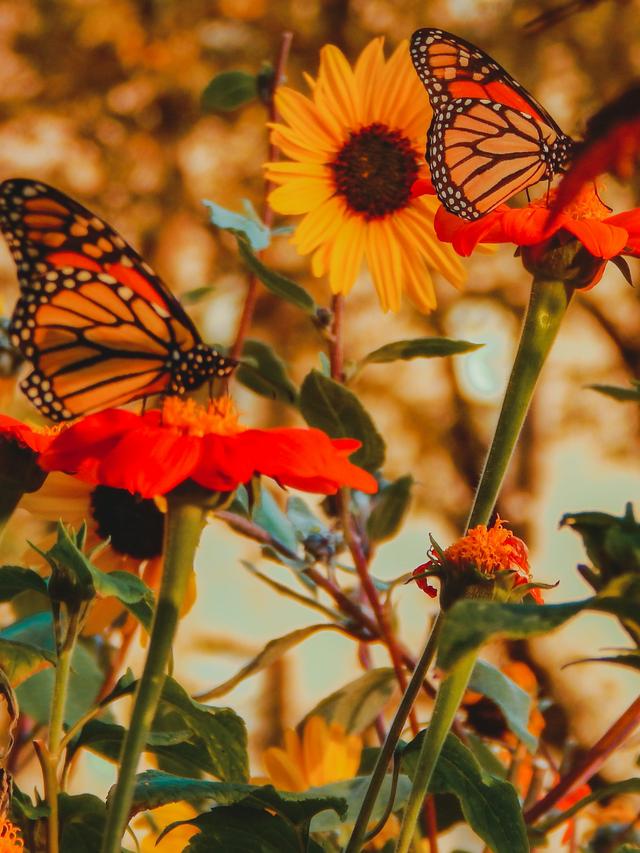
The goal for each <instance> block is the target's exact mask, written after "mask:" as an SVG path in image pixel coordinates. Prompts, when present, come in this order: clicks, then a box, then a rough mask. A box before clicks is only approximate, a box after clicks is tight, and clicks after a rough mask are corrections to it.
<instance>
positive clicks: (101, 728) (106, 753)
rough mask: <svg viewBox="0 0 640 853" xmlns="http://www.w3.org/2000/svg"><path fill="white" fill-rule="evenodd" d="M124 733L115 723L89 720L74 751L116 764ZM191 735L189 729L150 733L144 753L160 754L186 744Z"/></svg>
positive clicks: (121, 727)
mask: <svg viewBox="0 0 640 853" xmlns="http://www.w3.org/2000/svg"><path fill="white" fill-rule="evenodd" d="M125 731H126V729H125V728H124V727H123V726H119V725H117V724H116V723H106V722H104V721H103V720H89V722H88V723H86V725H84V726H83V727H82V730H81V732H80V734H79V735H78V738H77V739H76V740H75V741H74V751H76V750H78V749H82V748H85V749H90V750H91V751H92V752H95V753H97V754H98V755H101V756H103V758H107V759H109V761H114V762H117V761H118V759H119V757H120V748H121V746H122V742H123V740H124V735H125ZM191 734H192V732H191V730H190V729H175V730H174V731H171V732H158V731H151V732H149V735H148V737H147V742H146V745H145V752H151V753H156V752H158V753H159V754H162V751H163V749H164V748H165V747H172V746H175V745H176V744H181V743H185V742H187V741H188V740H189V738H190V736H191Z"/></svg>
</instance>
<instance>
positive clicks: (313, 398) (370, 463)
mask: <svg viewBox="0 0 640 853" xmlns="http://www.w3.org/2000/svg"><path fill="white" fill-rule="evenodd" d="M300 411H301V413H302V416H303V418H304V419H305V421H306V422H307V423H308V424H309V426H313V427H317V428H318V429H321V430H324V432H326V433H327V434H328V435H329V436H331V438H356V439H357V440H358V441H360V442H362V447H361V448H360V449H359V450H357V451H356V452H355V453H353V454H352V455H351V456H350V460H351V462H353V463H354V465H360V466H361V467H362V468H366V469H367V470H368V471H376V470H378V469H379V468H381V467H382V464H383V463H384V454H385V445H384V441H383V438H382V436H381V435H380V433H379V432H378V430H377V429H376V428H375V425H374V423H373V420H372V419H371V416H370V415H369V413H368V412H367V410H366V409H365V408H364V406H363V405H362V403H361V402H360V400H358V398H357V397H356V395H355V394H354V393H353V391H350V390H349V389H348V388H345V387H344V385H341V384H340V383H339V382H334V380H333V379H329V378H328V377H327V376H323V374H322V373H320V372H319V371H317V370H312V371H311V373H308V374H307V376H306V377H305V379H304V382H303V383H302V386H301V388H300Z"/></svg>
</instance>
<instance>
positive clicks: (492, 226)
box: [435, 184, 640, 287]
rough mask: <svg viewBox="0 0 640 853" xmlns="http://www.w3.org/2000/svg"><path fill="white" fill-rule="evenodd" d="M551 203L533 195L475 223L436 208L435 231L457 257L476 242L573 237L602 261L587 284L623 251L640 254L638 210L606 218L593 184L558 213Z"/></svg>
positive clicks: (525, 243)
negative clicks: (534, 198)
mask: <svg viewBox="0 0 640 853" xmlns="http://www.w3.org/2000/svg"><path fill="white" fill-rule="evenodd" d="M553 206H554V192H553V191H552V192H551V193H549V196H548V198H547V197H546V196H545V197H543V198H541V199H536V200H535V201H532V202H530V203H529V204H528V205H527V206H526V207H521V208H513V207H508V206H507V205H505V204H501V205H500V206H499V207H497V208H496V209H495V210H492V211H491V212H490V213H488V214H487V215H486V216H482V217H480V219H476V220H474V221H473V222H469V221H468V220H466V219H460V218H459V217H458V216H454V215H453V214H452V213H449V211H448V210H446V209H445V208H444V207H440V208H439V209H438V211H437V212H436V217H435V229H436V234H437V235H438V237H439V238H440V240H442V241H443V242H445V243H451V244H452V245H453V248H454V249H455V250H456V252H458V254H459V255H470V254H471V253H472V252H473V250H474V249H475V248H476V246H477V245H478V243H515V244H516V245H517V246H534V245H538V244H540V243H544V242H546V241H547V240H549V239H550V238H551V237H554V236H555V235H558V239H559V240H562V239H564V240H565V241H566V240H567V239H571V237H575V238H576V239H577V240H579V241H580V243H582V245H583V246H584V248H585V249H586V250H587V251H588V252H589V254H591V255H592V256H593V257H594V258H602V260H603V263H602V265H601V266H600V267H599V268H598V269H597V272H596V274H595V276H594V277H593V278H592V280H591V281H590V282H589V285H588V286H589V287H592V286H593V285H594V284H596V283H597V282H598V281H599V280H600V278H601V276H602V273H603V272H604V267H605V263H606V261H608V260H611V259H612V258H615V257H617V256H618V255H621V254H627V255H640V209H639V208H636V209H634V210H628V211H626V212H625V213H619V214H617V215H615V216H610V215H609V213H610V210H609V208H608V207H606V206H605V205H604V204H603V203H602V202H601V201H600V199H599V198H598V196H597V194H596V192H595V187H594V185H593V184H589V185H587V186H586V187H583V189H582V191H581V192H580V193H579V194H578V195H577V197H576V198H575V199H574V200H573V201H572V203H571V204H570V205H568V206H567V207H565V208H564V209H563V210H562V211H561V212H560V213H555V212H554V211H552V210H551V208H553ZM569 235H570V236H569Z"/></svg>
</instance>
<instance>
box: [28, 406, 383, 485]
mask: <svg viewBox="0 0 640 853" xmlns="http://www.w3.org/2000/svg"><path fill="white" fill-rule="evenodd" d="M359 446H360V442H358V441H356V440H354V439H331V438H329V436H327V435H326V434H325V433H324V432H321V431H320V430H317V429H270V430H260V429H246V428H245V427H243V426H241V425H240V424H239V423H238V416H237V412H236V410H235V407H234V405H233V402H232V401H231V399H230V398H229V397H224V398H221V399H219V400H213V401H212V402H211V403H210V404H209V407H208V408H207V409H204V408H203V407H201V406H197V405H196V404H195V402H194V401H193V400H186V401H183V400H180V399H179V398H177V397H169V398H167V399H166V400H165V401H164V405H163V408H162V410H159V409H155V410H152V411H148V412H145V413H144V414H142V415H138V414H136V413H134V412H130V411H125V410H122V409H107V410H105V411H102V412H97V413H96V414H93V415H89V416H88V417H86V418H83V419H82V420H81V421H78V422H77V423H75V424H72V425H71V426H70V427H68V428H67V429H66V430H65V431H64V432H63V433H61V434H60V435H59V436H58V437H57V438H56V439H55V440H54V441H53V442H52V443H51V445H50V447H49V448H48V449H47V450H46V451H45V452H44V453H43V454H42V455H41V457H40V459H39V464H40V466H41V467H42V468H44V470H46V471H66V472H69V473H74V474H75V475H76V476H77V477H79V478H80V479H81V480H85V481H86V482H89V483H99V484H101V485H104V486H112V487H114V488H118V489H127V490H128V491H130V492H133V493H136V494H139V495H142V497H155V496H157V495H164V494H166V493H167V492H169V491H171V490H172V489H174V488H175V487H176V486H178V485H179V484H180V483H182V482H184V481H185V480H188V479H191V480H194V481H195V482H196V483H199V484H200V485H201V486H204V487H205V488H208V489H211V490H212V491H220V492H230V491H233V489H235V488H236V487H237V486H238V485H239V484H241V483H246V482H247V481H248V480H250V479H251V477H252V476H253V475H254V474H264V475H266V476H267V477H272V478H273V479H274V480H276V481H277V482H278V483H280V484H281V485H283V486H292V487H293V488H296V489H302V490H304V491H310V492H318V493H321V494H334V493H335V492H336V491H337V490H338V488H339V487H340V486H351V487H353V488H355V489H360V490H361V491H363V492H370V493H371V492H375V491H376V490H377V488H378V487H377V483H376V481H375V479H374V477H372V476H371V474H369V473H368V472H367V471H363V470H362V468H358V467H357V466H356V465H353V464H352V463H351V462H349V460H348V459H347V457H348V456H349V454H351V453H353V452H354V451H355V450H357V449H358V447H359Z"/></svg>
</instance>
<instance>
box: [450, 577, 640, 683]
mask: <svg viewBox="0 0 640 853" xmlns="http://www.w3.org/2000/svg"><path fill="white" fill-rule="evenodd" d="M638 580H640V579H638V578H636V577H634V576H633V575H631V576H628V577H627V578H619V579H617V581H616V582H615V587H614V584H613V583H611V584H609V585H608V586H607V587H605V589H604V590H603V591H602V592H601V593H600V594H598V595H596V596H593V597H592V598H587V599H585V600H583V601H576V602H568V603H566V604H540V605H538V604H503V603H500V602H496V601H481V600H478V599H474V600H471V599H467V600H463V601H458V602H456V603H455V604H454V605H453V607H451V608H450V609H449V610H448V611H447V612H446V615H445V618H444V623H443V626H442V634H441V639H440V644H439V646H438V666H439V667H440V668H441V669H443V670H445V671H446V670H449V669H450V668H451V667H452V666H453V665H454V664H455V663H457V661H459V660H460V659H461V658H463V657H464V656H465V655H466V654H468V653H469V652H472V651H474V650H475V649H478V648H480V646H482V645H483V644H484V643H486V642H488V641H489V640H491V639H495V638H497V637H500V638H505V639H506V638H508V639H514V640H516V639H526V638H528V637H535V636H538V635H540V634H546V633H548V632H549V631H552V630H553V629H554V628H559V627H560V626H561V625H564V623H565V622H567V621H568V620H569V619H572V618H573V617H574V616H577V615H578V614H579V613H582V612H583V611H596V612H600V613H609V614H611V615H613V616H617V617H618V618H620V619H628V620H630V621H633V620H637V619H638V612H639V610H638V602H639V595H640V590H639V589H638ZM614 589H617V590H618V592H617V593H616V594H613V590H614Z"/></svg>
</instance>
